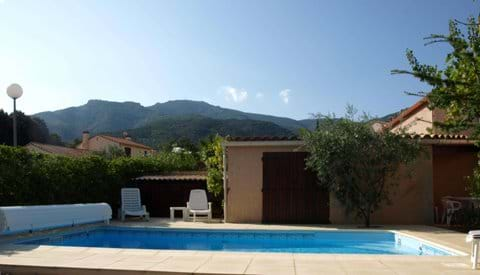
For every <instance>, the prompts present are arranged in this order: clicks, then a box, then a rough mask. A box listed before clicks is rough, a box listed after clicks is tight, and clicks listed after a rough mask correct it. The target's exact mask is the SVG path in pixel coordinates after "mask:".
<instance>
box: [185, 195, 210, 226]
mask: <svg viewBox="0 0 480 275" xmlns="http://www.w3.org/2000/svg"><path fill="white" fill-rule="evenodd" d="M187 212H188V215H189V216H190V215H193V222H195V221H196V220H197V216H198V215H202V216H207V217H208V220H211V219H212V203H211V202H208V199H207V193H206V192H205V190H203V189H193V190H191V191H190V198H189V200H188V202H187Z"/></svg>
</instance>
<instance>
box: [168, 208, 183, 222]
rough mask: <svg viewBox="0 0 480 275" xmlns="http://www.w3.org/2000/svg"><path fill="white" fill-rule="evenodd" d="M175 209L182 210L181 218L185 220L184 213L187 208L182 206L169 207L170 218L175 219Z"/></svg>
mask: <svg viewBox="0 0 480 275" xmlns="http://www.w3.org/2000/svg"><path fill="white" fill-rule="evenodd" d="M175 211H182V219H183V220H185V216H186V215H185V213H186V212H187V208H186V207H183V206H172V207H170V220H172V221H173V220H174V219H175Z"/></svg>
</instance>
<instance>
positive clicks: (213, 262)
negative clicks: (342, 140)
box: [0, 219, 480, 275]
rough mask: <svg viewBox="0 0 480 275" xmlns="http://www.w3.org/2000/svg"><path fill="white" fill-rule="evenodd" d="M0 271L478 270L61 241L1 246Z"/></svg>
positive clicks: (447, 234)
mask: <svg viewBox="0 0 480 275" xmlns="http://www.w3.org/2000/svg"><path fill="white" fill-rule="evenodd" d="M113 225H122V226H153V227H170V228H215V229H267V230H268V229H282V230H293V229H301V230H327V229H328V230H332V229H352V228H354V229H357V228H356V227H355V226H333V225H331V226H324V225H321V226H320V225H319V226H310V225H309V226H287V225H259V224H223V223H203V222H197V223H192V222H183V221H174V222H171V221H169V220H166V219H152V220H151V221H150V222H140V221H129V222H126V223H120V222H113ZM381 229H385V230H387V229H391V230H397V231H399V232H401V233H405V234H409V235H412V236H415V237H419V238H422V239H425V240H428V241H432V242H435V243H437V244H440V245H444V246H447V247H450V248H453V249H456V250H458V251H462V252H465V253H468V252H469V245H468V244H466V243H465V234H462V233H457V232H453V231H449V230H445V229H440V228H435V227H428V226H388V227H384V228H381ZM0 271H2V272H11V273H14V274H22V273H23V274H31V273H37V274H278V275H281V274H289V275H293V274H298V275H302V274H305V275H306V274H480V271H473V270H471V269H470V262H469V256H396V255H345V254H292V253H238V252H212V251H185V250H184V251H171V250H147V249H114V248H82V247H59V246H45V245H41V246H25V245H22V246H19V245H3V246H0Z"/></svg>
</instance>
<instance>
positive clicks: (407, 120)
mask: <svg viewBox="0 0 480 275" xmlns="http://www.w3.org/2000/svg"><path fill="white" fill-rule="evenodd" d="M428 105H429V102H428V98H427V97H423V98H421V99H420V100H419V101H417V102H416V103H415V104H413V105H412V106H410V107H409V108H407V109H405V110H403V111H402V112H400V113H399V114H398V115H397V116H395V117H393V118H392V120H390V121H389V122H388V123H386V124H384V127H385V128H386V129H389V130H390V131H392V132H394V133H400V132H405V133H409V134H418V135H425V134H434V135H435V134H443V133H444V132H443V131H442V129H440V128H439V127H438V126H437V125H435V124H436V123H442V122H445V111H444V110H442V109H438V108H434V109H430V108H429V106H428ZM456 134H458V135H463V136H468V135H469V134H470V131H462V132H459V133H456Z"/></svg>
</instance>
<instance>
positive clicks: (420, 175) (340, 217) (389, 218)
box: [330, 145, 434, 224]
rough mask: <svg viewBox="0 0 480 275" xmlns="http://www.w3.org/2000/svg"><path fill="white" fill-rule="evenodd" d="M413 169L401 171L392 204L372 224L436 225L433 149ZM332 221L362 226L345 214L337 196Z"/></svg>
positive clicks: (384, 207)
mask: <svg viewBox="0 0 480 275" xmlns="http://www.w3.org/2000/svg"><path fill="white" fill-rule="evenodd" d="M424 148H425V154H424V155H423V156H422V157H420V158H419V159H417V161H416V162H415V163H414V165H412V166H410V167H401V168H400V170H399V172H398V173H397V175H396V176H395V177H394V180H395V179H396V180H397V183H398V186H397V187H396V188H395V190H394V192H393V193H392V196H391V202H392V203H391V204H390V205H388V204H384V205H383V206H382V207H381V209H379V210H378V211H376V212H375V213H374V214H373V215H372V224H432V223H433V218H434V215H433V213H434V212H433V160H432V147H431V146H430V145H428V146H425V147H424ZM330 221H331V222H332V223H335V224H352V223H362V220H361V219H358V218H357V217H355V216H351V215H350V216H347V215H345V210H344V208H343V207H342V205H341V204H340V202H338V201H337V200H336V199H335V198H334V196H333V195H331V196H330Z"/></svg>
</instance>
